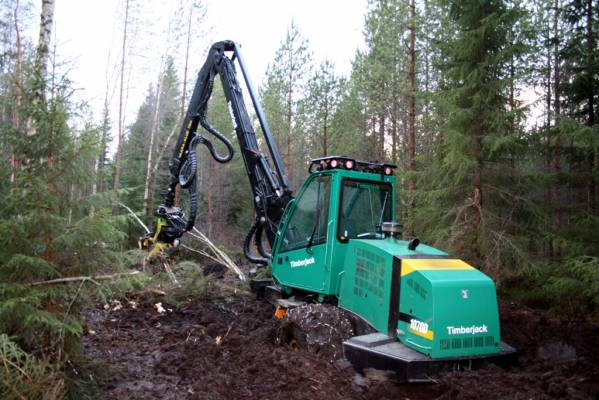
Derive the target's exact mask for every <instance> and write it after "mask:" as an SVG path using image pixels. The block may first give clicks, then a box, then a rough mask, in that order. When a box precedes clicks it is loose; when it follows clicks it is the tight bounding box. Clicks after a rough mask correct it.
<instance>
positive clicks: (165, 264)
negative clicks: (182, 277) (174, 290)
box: [162, 261, 181, 286]
mask: <svg viewBox="0 0 599 400" xmlns="http://www.w3.org/2000/svg"><path fill="white" fill-rule="evenodd" d="M162 266H163V267H164V269H165V270H166V273H167V274H168V277H169V278H171V281H173V283H174V284H175V285H177V286H181V285H180V284H179V281H178V280H177V277H176V276H175V274H174V273H173V270H172V269H171V267H170V265H168V262H166V261H163V262H162Z"/></svg>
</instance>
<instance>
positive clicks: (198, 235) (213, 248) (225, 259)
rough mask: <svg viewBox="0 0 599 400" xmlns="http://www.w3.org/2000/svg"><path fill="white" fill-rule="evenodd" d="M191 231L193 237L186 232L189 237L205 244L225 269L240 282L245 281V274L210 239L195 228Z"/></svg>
mask: <svg viewBox="0 0 599 400" xmlns="http://www.w3.org/2000/svg"><path fill="white" fill-rule="evenodd" d="M193 231H194V232H195V233H196V234H195V235H194V234H193V233H191V232H187V233H188V234H189V235H190V236H192V237H194V238H196V239H198V240H199V241H200V242H202V243H203V244H205V245H206V246H208V248H209V249H210V250H211V251H212V253H213V254H214V256H215V257H216V258H218V260H219V261H220V262H221V263H222V264H223V265H225V266H226V267H227V268H229V269H230V270H231V271H233V272H234V273H235V274H236V275H237V276H238V277H239V279H240V280H241V281H245V280H246V277H245V274H244V273H243V271H242V270H241V269H240V268H239V267H238V266H237V264H235V263H234V262H233V260H231V258H230V257H229V256H228V255H227V254H226V253H225V252H224V251H222V250H221V249H219V248H218V247H216V245H215V244H214V243H212V242H211V241H210V239H208V237H207V236H206V235H204V234H203V233H202V232H200V231H199V230H198V229H197V228H195V227H194V228H193Z"/></svg>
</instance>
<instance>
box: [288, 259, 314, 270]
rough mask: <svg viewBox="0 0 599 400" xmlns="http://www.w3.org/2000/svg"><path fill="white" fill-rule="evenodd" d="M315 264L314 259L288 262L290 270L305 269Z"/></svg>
mask: <svg viewBox="0 0 599 400" xmlns="http://www.w3.org/2000/svg"><path fill="white" fill-rule="evenodd" d="M315 262H316V261H315V260H314V257H310V258H304V259H303V260H296V261H289V264H291V268H297V267H305V266H307V265H312V264H314V263H315Z"/></svg>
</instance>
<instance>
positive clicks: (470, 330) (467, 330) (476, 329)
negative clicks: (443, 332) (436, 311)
mask: <svg viewBox="0 0 599 400" xmlns="http://www.w3.org/2000/svg"><path fill="white" fill-rule="evenodd" d="M488 331H489V330H488V329H487V325H485V324H483V325H481V326H476V325H472V326H469V327H463V326H460V327H455V326H448V327H447V333H448V334H449V335H466V334H469V335H476V334H477V333H487V332H488Z"/></svg>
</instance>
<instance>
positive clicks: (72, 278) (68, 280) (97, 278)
mask: <svg viewBox="0 0 599 400" xmlns="http://www.w3.org/2000/svg"><path fill="white" fill-rule="evenodd" d="M137 274H139V271H128V272H119V273H116V274H107V275H96V276H69V277H67V278H57V279H50V280H47V281H39V282H30V283H26V284H25V286H40V285H53V284H56V283H71V282H81V281H90V282H92V283H94V284H96V285H99V283H98V282H97V281H105V280H111V279H119V278H122V277H125V276H133V275H137Z"/></svg>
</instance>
